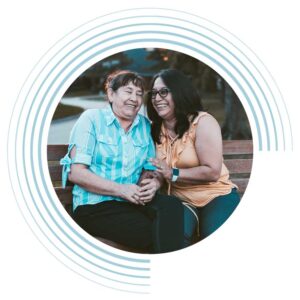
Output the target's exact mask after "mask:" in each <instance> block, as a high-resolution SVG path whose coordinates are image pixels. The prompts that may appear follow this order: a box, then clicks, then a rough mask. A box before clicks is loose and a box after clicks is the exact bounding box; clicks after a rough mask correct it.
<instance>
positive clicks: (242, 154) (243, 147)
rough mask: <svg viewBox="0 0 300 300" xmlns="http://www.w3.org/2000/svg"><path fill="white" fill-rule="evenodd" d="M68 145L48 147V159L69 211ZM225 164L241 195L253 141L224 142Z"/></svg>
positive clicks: (60, 194)
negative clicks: (64, 160) (65, 178)
mask: <svg viewBox="0 0 300 300" xmlns="http://www.w3.org/2000/svg"><path fill="white" fill-rule="evenodd" d="M67 149H68V145H48V148H47V155H48V156H47V157H48V166H49V173H50V177H51V180H52V183H53V186H54V188H55V191H56V194H57V196H58V198H59V199H60V201H61V202H62V204H63V206H64V207H65V208H66V209H67V210H68V211H69V210H70V208H71V205H72V184H71V183H70V182H68V184H67V187H66V188H65V189H63V188H62V187H61V172H62V167H61V166H60V164H59V160H60V159H61V158H62V157H63V156H64V155H65V154H66V153H67ZM223 156H224V163H225V165H226V166H227V168H228V170H229V172H230V178H231V180H232V181H233V182H234V183H236V184H237V185H238V187H239V192H240V194H241V195H243V193H244V192H245V190H246V187H247V185H248V181H249V177H250V173H251V168H252V159H253V144H252V140H231V141H223Z"/></svg>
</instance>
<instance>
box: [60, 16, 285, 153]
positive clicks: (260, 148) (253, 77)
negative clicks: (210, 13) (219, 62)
mask: <svg viewBox="0 0 300 300" xmlns="http://www.w3.org/2000/svg"><path fill="white" fill-rule="evenodd" d="M144 17H152V16H144ZM155 17H157V16H155ZM159 17H162V18H163V17H164V18H169V19H175V20H181V21H185V22H187V23H191V24H193V25H197V26H198V27H199V26H200V25H199V24H196V23H192V22H189V21H186V20H182V19H178V18H172V17H165V16H159ZM131 18H140V16H136V17H128V18H122V19H120V20H123V19H131ZM113 22H116V21H112V22H107V23H104V25H106V24H109V23H113ZM147 24H149V25H161V26H173V25H166V24H156V23H153V24H152V23H141V24H138V25H147ZM129 26H135V25H134V24H133V25H132V24H130V25H127V26H121V27H118V28H117V29H122V28H125V27H129ZM173 27H176V28H181V29H184V30H187V29H185V28H182V27H179V26H173ZM202 27H203V26H202ZM95 28H97V27H93V28H92V29H90V30H87V31H86V32H85V33H87V32H90V31H91V30H94V29H95ZM203 28H205V29H206V30H209V31H211V32H213V33H214V34H216V35H218V36H220V35H219V34H218V33H216V32H214V31H212V30H210V29H208V28H206V27H203ZM112 30H115V29H110V30H107V31H104V32H102V33H100V34H97V35H96V36H94V37H92V38H89V39H87V40H86V41H85V42H83V43H81V44H79V45H78V46H77V47H76V48H78V47H80V46H81V45H83V44H84V43H86V42H88V41H90V40H92V39H94V38H96V37H99V36H100V35H102V34H105V33H108V32H110V31H112ZM191 32H193V33H196V34H199V33H197V32H195V31H191ZM85 33H82V34H80V35H79V37H81V36H82V35H83V34H85ZM201 35H202V34H201ZM202 36H204V37H205V38H207V39H209V40H211V41H213V42H215V43H216V44H217V45H218V46H220V47H222V48H223V49H225V50H226V51H227V52H229V51H228V50H227V49H226V48H224V46H222V45H221V44H220V43H218V42H216V41H214V40H212V39H211V38H210V37H208V36H206V35H202ZM74 40H75V38H74V39H73V40H72V41H70V42H68V44H67V45H69V44H70V43H72V42H73V41H74ZM225 40H226V41H227V42H229V43H230V44H231V45H233V44H232V43H231V42H230V41H228V40H227V39H225ZM67 45H66V46H67ZM66 46H65V47H66ZM233 46H234V45H233ZM235 48H236V47H235ZM73 51H74V49H73V50H71V51H69V53H67V55H65V57H67V56H68V55H69V54H70V53H71V52H73ZM229 53H230V54H231V55H232V56H233V57H234V58H235V59H237V60H238V61H239V62H240V63H241V64H242V65H243V66H244V67H245V68H246V69H247V71H248V72H249V73H250V75H251V77H252V79H253V80H254V81H255V82H256V84H257V86H258V88H259V89H260V91H261V92H262V94H263V97H264V98H265V100H266V96H265V93H264V91H263V90H262V89H261V87H260V85H259V84H258V82H257V80H256V78H255V76H253V74H252V73H251V72H250V71H249V69H248V68H247V67H246V66H245V65H244V64H243V62H241V61H240V59H239V58H238V57H237V56H236V55H234V54H233V53H231V52H229ZM65 57H64V58H62V59H65ZM246 58H247V57H246ZM250 62H251V61H250ZM59 63H60V62H58V64H59ZM252 65H253V64H252ZM253 66H254V67H255V68H256V66H255V65H253ZM256 70H257V71H258V72H259V70H258V69H257V68H256ZM260 75H261V74H260ZM261 77H262V78H263V79H264V77H263V76H262V75H261ZM264 81H265V79H264ZM265 83H266V81H265ZM266 85H267V86H268V84H267V83H266ZM268 88H269V91H270V92H271V93H272V90H271V89H270V87H269V86H268ZM272 96H273V99H274V95H273V93H272ZM274 103H275V105H276V107H277V111H278V112H279V110H278V106H277V103H276V101H275V100H274ZM258 104H259V102H258ZM266 104H267V106H268V109H269V111H270V106H269V103H268V101H267V100H266ZM259 106H260V104H259ZM260 108H261V107H260ZM261 112H262V116H263V118H264V119H265V116H264V114H263V110H262V109H261ZM270 116H271V119H272V123H273V128H274V131H275V135H274V137H275V143H276V150H277V149H278V141H277V134H276V129H275V121H274V118H273V114H272V113H270ZM279 116H280V113H279ZM280 123H281V128H282V133H283V143H284V148H285V137H284V129H283V124H282V119H281V116H280ZM267 130H268V129H267ZM267 139H268V141H267V142H268V149H269V137H267ZM259 145H261V143H259ZM259 150H262V147H261V146H259Z"/></svg>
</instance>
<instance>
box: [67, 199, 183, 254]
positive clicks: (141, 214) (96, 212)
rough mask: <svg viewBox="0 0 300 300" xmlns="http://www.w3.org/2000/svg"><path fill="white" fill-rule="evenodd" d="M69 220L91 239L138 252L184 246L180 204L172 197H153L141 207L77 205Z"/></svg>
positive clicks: (129, 205)
mask: <svg viewBox="0 0 300 300" xmlns="http://www.w3.org/2000/svg"><path fill="white" fill-rule="evenodd" d="M73 218H74V220H75V221H76V223H78V225H79V226H80V227H82V228H83V229H84V230H85V231H87V232H88V233H89V234H91V235H93V236H99V237H102V238H105V239H109V240H112V241H114V242H117V243H120V244H123V245H125V246H128V247H131V248H135V249H140V250H142V251H149V252H150V253H163V252H170V251H175V250H179V249H182V248H183V247H184V234H183V222H184V221H183V205H182V203H181V201H180V200H179V199H178V198H176V197H172V196H166V195H160V194H157V195H156V196H155V197H154V199H153V200H152V201H151V202H150V203H148V204H147V205H145V206H142V205H136V204H132V203H129V202H120V201H104V202H101V203H98V204H93V205H81V206H78V207H77V208H76V209H75V211H74V213H73Z"/></svg>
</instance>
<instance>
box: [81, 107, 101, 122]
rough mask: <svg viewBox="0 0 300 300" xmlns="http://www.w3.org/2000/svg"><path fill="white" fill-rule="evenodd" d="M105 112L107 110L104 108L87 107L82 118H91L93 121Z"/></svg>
mask: <svg viewBox="0 0 300 300" xmlns="http://www.w3.org/2000/svg"><path fill="white" fill-rule="evenodd" d="M104 114H105V110H104V109H96V108H93V109H87V110H85V111H84V112H83V113H82V114H81V115H80V118H81V119H89V120H91V121H94V120H97V119H98V118H99V117H100V116H101V115H104Z"/></svg>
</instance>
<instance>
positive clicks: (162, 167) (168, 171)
mask: <svg viewBox="0 0 300 300" xmlns="http://www.w3.org/2000/svg"><path fill="white" fill-rule="evenodd" d="M150 162H151V163H152V164H153V165H154V166H155V167H156V168H157V169H156V170H155V172H158V173H160V174H161V175H162V176H163V177H164V178H165V179H166V180H171V179H172V175H173V171H172V168H171V167H169V166H168V165H167V163H166V162H165V161H162V160H160V159H158V158H151V160H150Z"/></svg>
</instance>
